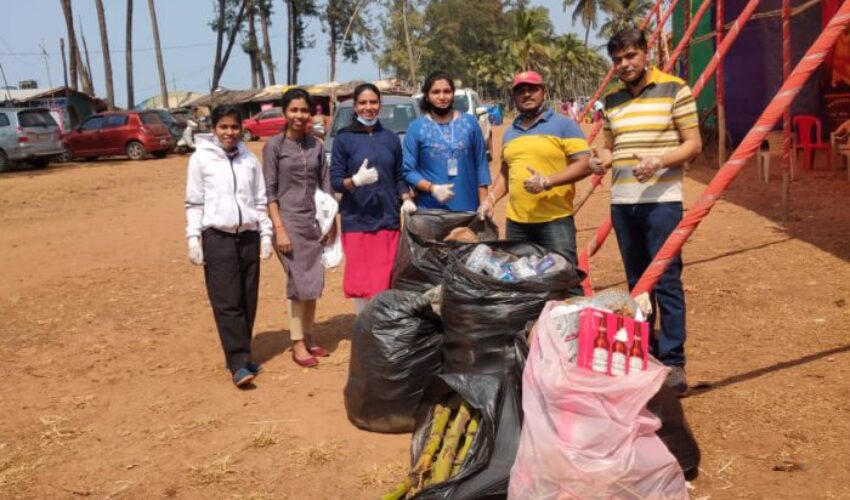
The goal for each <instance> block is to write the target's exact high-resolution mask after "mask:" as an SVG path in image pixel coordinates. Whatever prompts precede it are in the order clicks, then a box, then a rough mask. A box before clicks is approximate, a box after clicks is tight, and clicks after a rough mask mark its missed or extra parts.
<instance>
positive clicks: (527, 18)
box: [503, 9, 552, 71]
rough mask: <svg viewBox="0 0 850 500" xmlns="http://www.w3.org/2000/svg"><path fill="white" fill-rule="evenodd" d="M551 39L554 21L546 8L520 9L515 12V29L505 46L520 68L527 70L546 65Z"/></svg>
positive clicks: (506, 40)
mask: <svg viewBox="0 0 850 500" xmlns="http://www.w3.org/2000/svg"><path fill="white" fill-rule="evenodd" d="M551 39H552V23H551V22H550V21H549V16H548V13H547V12H546V11H545V10H541V9H528V10H518V11H516V13H515V14H514V26H513V29H512V30H511V33H510V34H509V35H508V38H507V39H505V41H504V45H503V46H504V48H505V49H506V52H507V53H508V54H510V55H511V56H512V59H513V60H514V61H515V63H516V65H517V66H518V69H522V70H526V71H527V70H530V69H532V68H538V69H539V68H542V67H544V66H545V64H546V62H547V61H548V59H549V57H550V51H549V43H550V41H551ZM533 61H534V62H536V64H535V63H534V62H533Z"/></svg>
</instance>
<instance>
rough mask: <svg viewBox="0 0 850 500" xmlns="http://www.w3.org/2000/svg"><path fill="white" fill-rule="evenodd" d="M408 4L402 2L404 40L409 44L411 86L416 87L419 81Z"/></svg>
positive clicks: (403, 0) (408, 57) (404, 1)
mask: <svg viewBox="0 0 850 500" xmlns="http://www.w3.org/2000/svg"><path fill="white" fill-rule="evenodd" d="M407 2H408V0H401V17H402V21H403V22H404V39H405V42H406V43H407V59H408V62H409V64H410V84H411V85H412V86H413V87H416V85H417V83H418V82H419V80H418V79H417V78H416V65H415V64H414V62H413V45H412V44H411V43H410V26H408V24H407Z"/></svg>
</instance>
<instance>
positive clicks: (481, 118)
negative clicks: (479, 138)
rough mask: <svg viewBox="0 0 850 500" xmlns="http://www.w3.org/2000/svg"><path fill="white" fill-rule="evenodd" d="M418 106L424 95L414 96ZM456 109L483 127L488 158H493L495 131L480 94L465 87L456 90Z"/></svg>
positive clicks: (482, 132)
mask: <svg viewBox="0 0 850 500" xmlns="http://www.w3.org/2000/svg"><path fill="white" fill-rule="evenodd" d="M413 98H414V99H416V102H417V104H419V103H421V102H422V93H418V94H416V95H414V96H413ZM454 109H456V110H458V111H460V112H462V113H466V114H469V115H472V116H474V117H475V119H476V120H477V121H478V126H479V127H481V134H482V135H484V140H485V141H486V142H487V158H488V159H491V158H492V156H493V131H492V130H491V129H490V119H489V117H488V116H487V107H486V106H484V104H482V103H481V98H480V97H478V92H476V91H474V90H472V89H471V88H468V87H464V88H460V89H456V90H455V100H454Z"/></svg>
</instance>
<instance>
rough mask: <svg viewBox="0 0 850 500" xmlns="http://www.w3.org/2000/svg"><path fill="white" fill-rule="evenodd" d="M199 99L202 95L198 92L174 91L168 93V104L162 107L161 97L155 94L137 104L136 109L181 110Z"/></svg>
mask: <svg viewBox="0 0 850 500" xmlns="http://www.w3.org/2000/svg"><path fill="white" fill-rule="evenodd" d="M200 97H203V94H201V93H200V92H195V91H192V90H189V91H186V90H174V91H171V92H169V93H168V104H167V105H163V101H162V95H161V94H157V95H155V96H151V97H149V98H147V99H145V100H144V101H142V102H141V103H139V104H138V105H137V106H136V108H138V109H153V108H182V107H185V106H189V105H191V103H192V102H193V101H195V100H197V99H199V98H200Z"/></svg>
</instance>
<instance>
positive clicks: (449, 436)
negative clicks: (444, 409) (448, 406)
mask: <svg viewBox="0 0 850 500" xmlns="http://www.w3.org/2000/svg"><path fill="white" fill-rule="evenodd" d="M471 417H472V412H471V411H470V409H469V405H468V404H466V402H463V403H461V405H460V408H459V409H458V411H457V415H456V416H455V418H454V420H453V421H452V424H451V426H449V430H448V431H446V436H445V438H443V447H442V448H441V449H440V455H439V456H438V457H437V461H436V462H434V468H433V470H432V471H431V483H432V484H438V483H442V482H443V481H446V480H448V479H449V477H450V476H451V472H452V463H454V459H455V455H456V454H457V448H458V445H459V444H460V438H461V436H463V435H464V433H465V432H466V427H467V424H469V420H470V418H471Z"/></svg>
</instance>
